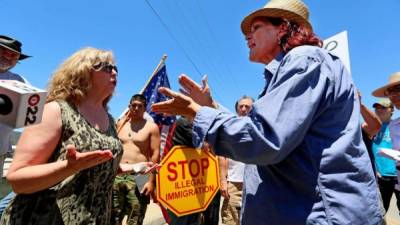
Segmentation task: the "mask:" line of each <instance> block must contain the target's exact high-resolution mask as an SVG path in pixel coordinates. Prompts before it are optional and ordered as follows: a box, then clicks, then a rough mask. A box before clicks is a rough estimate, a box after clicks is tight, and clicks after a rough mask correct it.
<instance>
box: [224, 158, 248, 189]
mask: <svg viewBox="0 0 400 225" xmlns="http://www.w3.org/2000/svg"><path fill="white" fill-rule="evenodd" d="M244 165H245V164H244V163H242V162H238V161H235V160H233V159H229V158H228V178H227V180H228V181H230V182H241V183H243V175H244Z"/></svg>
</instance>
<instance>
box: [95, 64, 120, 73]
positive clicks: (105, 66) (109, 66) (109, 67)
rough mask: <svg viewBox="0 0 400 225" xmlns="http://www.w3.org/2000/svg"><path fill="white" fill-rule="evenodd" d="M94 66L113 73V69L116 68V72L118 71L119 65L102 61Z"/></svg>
mask: <svg viewBox="0 0 400 225" xmlns="http://www.w3.org/2000/svg"><path fill="white" fill-rule="evenodd" d="M93 68H94V69H95V70H98V71H99V70H100V71H103V72H106V73H112V71H113V70H114V71H115V72H116V73H118V67H117V66H116V65H113V64H111V63H108V62H101V63H99V64H97V65H94V66H93Z"/></svg>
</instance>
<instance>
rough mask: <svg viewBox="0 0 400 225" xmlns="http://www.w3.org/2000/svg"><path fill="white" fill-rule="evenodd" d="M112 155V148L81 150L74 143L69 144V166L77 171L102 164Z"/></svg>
mask: <svg viewBox="0 0 400 225" xmlns="http://www.w3.org/2000/svg"><path fill="white" fill-rule="evenodd" d="M112 157H113V154H112V152H111V151H110V150H95V151H90V152H79V151H77V149H76V148H75V146H74V145H68V146H67V167H68V168H71V169H73V171H76V172H78V171H81V170H84V169H88V168H90V167H93V166H97V165H99V164H102V163H104V162H106V161H108V160H110V159H112Z"/></svg>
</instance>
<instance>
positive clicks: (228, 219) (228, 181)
mask: <svg viewBox="0 0 400 225" xmlns="http://www.w3.org/2000/svg"><path fill="white" fill-rule="evenodd" d="M253 102H254V100H253V98H252V97H250V96H246V95H244V96H242V97H241V98H240V99H239V100H238V101H237V102H236V104H235V109H236V113H237V114H238V116H247V115H248V114H249V113H250V111H251V109H252V105H253ZM218 159H219V163H220V169H221V195H222V196H223V197H224V201H223V203H222V208H221V219H222V223H223V224H226V225H239V224H240V209H241V206H242V193H243V190H242V189H243V175H244V166H245V164H244V163H242V162H238V161H235V160H233V159H229V158H225V157H221V156H220V157H218Z"/></svg>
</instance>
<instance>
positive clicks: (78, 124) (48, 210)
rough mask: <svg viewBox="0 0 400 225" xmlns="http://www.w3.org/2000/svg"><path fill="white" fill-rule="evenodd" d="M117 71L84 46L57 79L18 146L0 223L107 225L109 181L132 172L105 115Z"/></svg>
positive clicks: (106, 56) (110, 60)
mask: <svg viewBox="0 0 400 225" xmlns="http://www.w3.org/2000/svg"><path fill="white" fill-rule="evenodd" d="M117 72H118V70H117V67H116V66H115V62H114V56H113V54H112V52H110V51H103V50H99V49H95V48H84V49H81V50H79V51H77V52H76V53H74V54H73V55H72V56H71V57H69V58H68V59H67V60H65V62H64V63H63V64H62V65H61V66H60V67H59V69H58V70H57V71H56V72H55V73H54V75H53V77H52V78H51V80H50V85H49V95H48V97H47V100H46V101H47V103H46V105H45V107H44V111H43V119H42V122H41V123H40V124H37V125H33V126H31V127H27V128H26V129H25V130H24V132H23V133H22V135H21V138H20V140H19V142H18V145H17V149H16V152H15V156H14V160H13V163H12V165H11V167H10V169H9V172H8V174H7V179H8V181H9V183H10V184H11V186H12V188H13V190H14V191H15V192H16V193H17V195H16V197H15V198H14V199H13V201H12V202H11V204H10V205H9V207H8V208H7V209H6V211H5V212H4V214H3V216H2V219H1V222H0V223H1V224H109V221H110V213H111V193H112V185H113V181H114V177H115V176H116V174H117V171H118V170H120V171H123V172H130V171H132V170H133V165H132V164H131V165H119V162H120V159H121V156H122V146H121V143H120V141H119V139H118V137H117V133H116V130H115V126H114V120H113V118H112V116H111V115H110V114H109V113H108V109H107V103H108V101H109V99H110V98H111V96H112V93H113V91H114V89H115V86H116V84H117ZM141 169H142V170H145V169H146V168H145V166H143V168H141Z"/></svg>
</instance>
